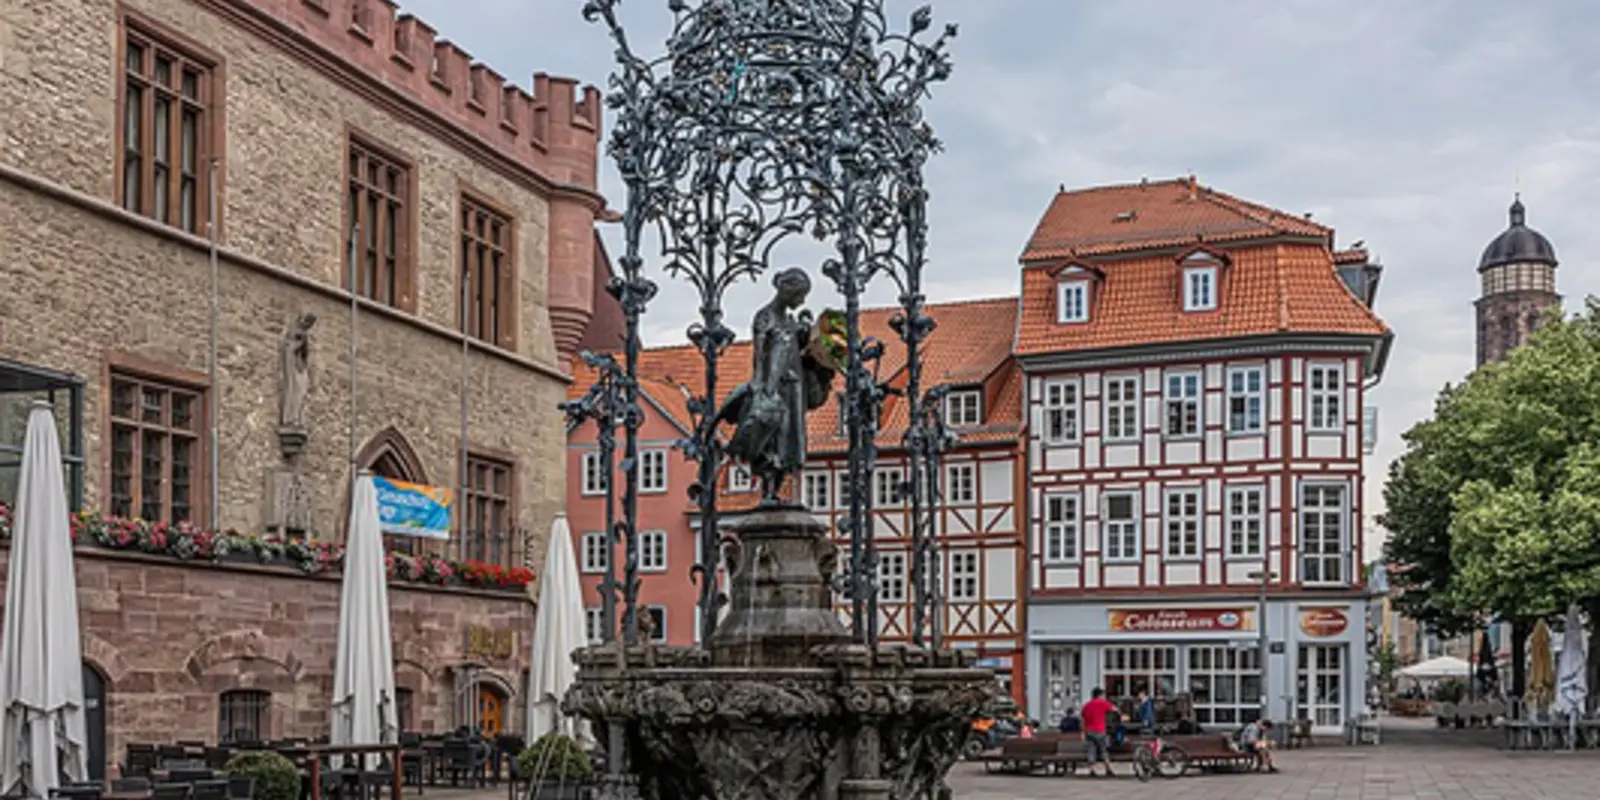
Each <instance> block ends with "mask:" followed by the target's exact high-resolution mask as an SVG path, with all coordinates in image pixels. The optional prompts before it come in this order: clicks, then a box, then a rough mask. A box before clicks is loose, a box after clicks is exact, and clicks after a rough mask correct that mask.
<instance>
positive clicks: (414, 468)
mask: <svg viewBox="0 0 1600 800" xmlns="http://www.w3.org/2000/svg"><path fill="white" fill-rule="evenodd" d="M356 463H357V464H359V465H360V467H361V469H365V470H368V471H370V472H372V474H374V475H377V476H378V477H381V478H388V479H390V480H394V481H406V482H408V483H427V482H428V474H427V471H426V470H424V469H423V467H422V459H420V458H418V457H417V452H416V451H415V450H413V449H411V443H410V442H408V441H406V437H405V436H404V435H402V434H401V433H400V431H399V430H397V429H395V428H394V427H392V426H391V427H388V428H384V429H383V430H382V431H379V432H378V434H377V435H376V436H373V437H372V438H371V439H369V440H367V443H366V445H365V446H363V447H362V448H361V451H360V452H359V453H357V454H356ZM348 507H349V505H348V502H347V503H346V508H348ZM346 518H348V514H347V515H346ZM383 543H384V548H385V549H386V550H390V551H398V552H402V553H409V554H412V555H415V554H416V553H417V549H418V548H417V539H416V537H414V536H389V535H385V536H384V537H383Z"/></svg>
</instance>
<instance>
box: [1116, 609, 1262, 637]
mask: <svg viewBox="0 0 1600 800" xmlns="http://www.w3.org/2000/svg"><path fill="white" fill-rule="evenodd" d="M1110 623H1111V624H1110V627H1111V630H1112V631H1113V632H1116V633H1226V632H1228V631H1248V630H1252V629H1254V628H1255V615H1254V614H1252V613H1251V612H1250V610H1249V609H1245V608H1113V609H1111V619H1110Z"/></svg>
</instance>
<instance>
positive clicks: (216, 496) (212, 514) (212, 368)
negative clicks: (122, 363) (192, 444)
mask: <svg viewBox="0 0 1600 800" xmlns="http://www.w3.org/2000/svg"><path fill="white" fill-rule="evenodd" d="M209 170H210V174H209V175H208V176H207V178H206V206H207V211H206V237H207V238H208V239H210V240H211V241H210V245H211V247H210V253H209V254H208V259H209V262H210V264H209V266H210V269H211V298H210V302H211V308H210V329H209V331H208V333H207V358H206V362H207V363H206V371H207V376H208V380H209V383H210V388H211V390H210V391H208V392H206V397H207V401H206V406H207V407H206V416H207V417H209V419H208V420H207V421H208V422H209V423H211V424H210V427H211V432H210V439H211V453H210V456H211V459H210V460H211V502H210V503H209V504H208V508H207V509H206V527H207V528H208V529H210V530H216V529H217V506H218V504H219V503H220V495H221V493H220V491H219V489H218V486H219V485H220V483H221V476H220V475H219V474H218V473H219V472H220V471H221V461H222V457H221V449H220V448H221V446H220V444H219V443H218V442H217V437H218V434H219V433H220V432H221V425H220V423H219V420H218V417H219V416H221V405H222V404H221V402H220V401H219V400H218V399H217V398H218V395H220V394H221V393H222V387H220V386H218V385H217V284H218V283H219V281H218V276H217V273H218V271H219V270H218V265H217V158H216V156H212V157H211V164H210V166H209Z"/></svg>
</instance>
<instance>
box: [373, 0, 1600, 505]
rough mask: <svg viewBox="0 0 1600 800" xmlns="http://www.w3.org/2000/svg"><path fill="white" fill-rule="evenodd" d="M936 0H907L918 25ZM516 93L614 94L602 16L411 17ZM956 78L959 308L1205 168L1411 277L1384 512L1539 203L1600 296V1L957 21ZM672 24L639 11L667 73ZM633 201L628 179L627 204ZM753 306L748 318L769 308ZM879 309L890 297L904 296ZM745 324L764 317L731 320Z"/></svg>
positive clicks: (1101, 8)
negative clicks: (1095, 205)
mask: <svg viewBox="0 0 1600 800" xmlns="http://www.w3.org/2000/svg"><path fill="white" fill-rule="evenodd" d="M920 4H921V0H915V2H913V0H889V1H888V3H887V5H888V7H889V9H890V12H891V16H893V17H894V18H896V19H904V18H905V15H907V14H909V13H910V11H911V10H912V9H913V8H914V7H915V6H917V5H920ZM404 6H405V10H407V11H411V12H413V13H416V14H418V15H419V16H422V17H423V18H425V19H429V20H431V21H432V22H434V23H435V24H436V25H437V26H438V27H439V28H440V29H441V32H442V35H448V36H449V37H450V38H452V39H453V40H455V41H457V42H459V43H460V44H461V45H462V46H463V47H465V48H466V49H467V50H469V51H471V52H472V53H473V54H474V55H475V56H477V57H478V58H481V59H483V60H485V61H488V62H489V63H491V64H493V65H494V66H495V67H496V68H497V69H499V70H501V71H502V72H504V73H505V74H508V75H514V76H515V75H528V74H530V73H532V72H534V71H537V70H545V71H550V72H555V73H561V74H569V75H575V76H577V77H580V78H582V79H585V80H588V81H593V82H597V83H601V82H603V79H604V76H605V75H607V74H608V73H609V71H610V69H611V51H612V48H611V45H610V43H609V42H608V41H607V40H606V39H605V37H604V34H603V31H602V30H601V29H600V28H599V27H597V26H590V25H586V24H585V23H584V22H583V21H582V19H581V18H580V17H579V14H578V8H579V6H580V3H579V2H577V0H572V2H570V3H565V4H564V3H556V2H552V3H529V2H526V0H479V1H478V2H475V3H472V4H471V6H472V14H471V15H470V16H468V15H463V14H461V13H460V8H461V4H460V3H458V2H447V1H446V0H411V2H406V3H404ZM935 6H936V12H937V17H938V18H939V19H941V20H945V19H950V20H956V21H959V22H960V23H961V26H962V29H961V36H960V38H959V39H958V40H957V41H956V43H955V48H954V49H955V58H956V72H955V74H954V76H953V77H952V80H951V81H950V83H949V84H948V85H946V86H943V87H941V88H940V89H939V90H938V92H937V94H936V95H935V96H934V97H933V98H932V99H931V100H930V101H929V103H928V108H927V113H928V117H929V119H930V120H931V121H932V122H933V123H934V125H935V126H936V127H937V129H938V131H939V133H940V135H941V137H942V138H943V139H944V140H945V142H946V144H947V145H948V150H947V152H946V153H944V154H943V155H941V156H939V157H938V158H937V159H936V160H935V162H934V163H933V164H931V165H930V167H929V173H928V183H929V186H930V188H931V189H932V191H933V193H934V207H933V209H932V211H931V224H932V248H933V250H932V265H931V267H930V271H929V276H928V283H929V289H928V293H929V295H930V297H931V298H933V299H936V300H952V299H958V298H963V297H971V296H979V295H994V294H1000V293H1010V292H1014V291H1016V286H1017V276H1016V257H1017V254H1018V253H1019V252H1020V251H1021V248H1022V245H1023V243H1024V241H1025V240H1026V239H1027V236H1028V234H1029V233H1030V232H1031V230H1032V228H1033V225H1034V223H1035V222H1036V221H1037V219H1038V216H1039V214H1040V213H1041V212H1042V211H1043V210H1044V207H1045V205H1046V204H1047V203H1048V202H1049V200H1050V195H1051V193H1052V192H1054V191H1055V189H1056V187H1057V185H1058V184H1062V183H1065V184H1066V185H1068V186H1085V185H1092V184H1097V183H1108V182H1124V181H1132V180H1137V179H1139V178H1140V177H1145V176H1148V177H1152V178H1163V177H1171V176H1176V175H1181V174H1186V173H1188V172H1190V171H1194V172H1195V173H1196V174H1198V176H1199V177H1200V179H1201V181H1202V182H1204V183H1207V184H1209V185H1212V186H1216V187H1218V188H1220V189H1223V190H1225V191H1228V192H1231V193H1234V194H1238V195H1241V196H1244V197H1247V198H1250V199H1253V200H1257V201H1260V202H1263V203H1267V204H1269V205H1274V206H1277V207H1280V208H1282V209H1284V210H1286V211H1291V212H1305V211H1310V212H1312V213H1314V214H1315V216H1316V218H1317V219H1318V220H1319V221H1322V222H1324V223H1327V224H1330V225H1333V226H1335V227H1336V228H1337V229H1338V231H1339V234H1340V238H1341V240H1342V241H1345V242H1349V241H1353V240H1355V239H1364V240H1366V242H1367V243H1368V246H1369V247H1370V248H1372V249H1373V251H1374V252H1375V253H1377V254H1378V255H1379V256H1380V257H1381V258H1382V260H1383V261H1384V263H1385V265H1386V267H1387V270H1386V273H1385V276H1384V284H1383V287H1382V290H1381V294H1380V296H1379V303H1378V311H1379V313H1380V314H1382V315H1383V316H1384V317H1385V318H1386V319H1387V320H1388V321H1389V323H1390V324H1391V325H1392V326H1393V327H1394V329H1395V331H1396V333H1397V337H1398V338H1397V342H1396V345H1395V350H1394V355H1393V358H1392V360H1391V361H1390V366H1389V372H1388V374H1387V375H1386V376H1385V377H1384V380H1383V383H1382V384H1381V385H1380V386H1379V387H1378V389H1377V390H1376V391H1374V392H1373V393H1372V394H1371V396H1370V397H1369V402H1371V403H1376V404H1378V405H1379V406H1380V408H1381V421H1380V432H1379V433H1380V444H1379V451H1378V454H1377V456H1376V457H1375V458H1374V459H1372V460H1371V462H1370V463H1369V469H1368V475H1369V479H1368V481H1367V486H1366V500H1367V503H1366V510H1367V511H1368V512H1369V513H1374V512H1375V511H1376V509H1377V508H1378V503H1379V501H1380V493H1381V488H1382V481H1383V476H1384V474H1385V468H1386V464H1387V462H1388V461H1389V460H1390V459H1392V458H1393V457H1394V456H1395V455H1397V454H1398V452H1399V450H1400V441H1399V434H1400V433H1401V432H1402V431H1403V430H1404V429H1405V428H1407V427H1409V426H1410V425H1411V424H1412V423H1413V422H1415V421H1416V420H1418V419H1420V418H1421V417H1423V416H1424V415H1426V414H1427V413H1429V411H1430V409H1431V407H1432V399H1433V395H1434V393H1435V392H1437V390H1438V389H1439V387H1440V386H1441V385H1442V384H1443V383H1445V382H1447V381H1453V380H1458V379H1459V378H1461V377H1462V376H1463V375H1464V374H1465V373H1466V372H1467V371H1468V370H1470V369H1471V368H1472V365H1473V357H1474V356H1473V350H1474V339H1475V334H1474V330H1475V327H1474V325H1475V324H1474V320H1473V307H1472V301H1473V299H1474V298H1475V297H1476V295H1477V290H1478V285H1477V274H1476V266H1477V258H1478V256H1479V254H1480V252H1481V251H1482V248H1483V246H1484V245H1485V244H1486V243H1487V242H1488V241H1489V239H1491V238H1493V237H1494V236H1495V235H1496V234H1497V233H1498V232H1499V231H1500V230H1502V229H1503V228H1504V227H1505V224H1506V216H1505V213H1506V211H1505V209H1506V206H1507V205H1508V204H1509V203H1510V200H1511V194H1512V192H1513V191H1514V190H1517V189H1520V190H1521V191H1522V194H1523V198H1524V200H1525V202H1526V203H1527V204H1528V210H1529V222H1530V224H1532V225H1534V226H1535V227H1537V228H1539V229H1540V230H1541V231H1543V232H1544V233H1545V234H1546V235H1548V236H1549V237H1550V238H1551V239H1552V241H1553V242H1554V243H1555V245H1556V247H1557V251H1558V253H1559V254H1560V256H1561V257H1562V260H1563V262H1564V266H1563V267H1562V269H1561V271H1560V278H1559V280H1560V284H1561V286H1562V287H1563V288H1564V289H1565V291H1566V292H1567V294H1568V297H1569V300H1568V303H1569V307H1571V306H1573V305H1574V304H1575V303H1577V302H1578V301H1581V299H1582V296H1583V295H1584V294H1585V293H1586V292H1588V291H1590V290H1591V289H1592V287H1593V274H1594V273H1593V271H1592V267H1591V265H1592V264H1594V263H1595V262H1596V260H1597V257H1600V226H1595V225H1593V224H1591V223H1590V218H1591V217H1592V216H1593V213H1594V209H1595V207H1596V202H1595V199H1596V197H1597V195H1600V106H1597V105H1596V104H1595V103H1594V102H1593V98H1594V97H1595V96H1596V94H1597V91H1600V51H1596V50H1595V49H1594V48H1592V47H1591V46H1590V42H1592V41H1593V40H1594V39H1595V38H1596V36H1595V35H1596V33H1600V30H1597V28H1600V18H1596V17H1594V15H1593V14H1592V8H1591V4H1589V3H1587V2H1584V0H1549V1H1548V2H1541V3H1521V4H1512V3H1502V2H1496V1H1495V0H1412V2H1407V3H1391V2H1384V1H1383V0H1351V1H1350V2H1342V3H1330V2H1326V0H1214V1H1213V2H1205V3H1195V2H1191V1H1190V0H1124V1H1123V2H1118V3H1086V2H1040V1H1039V0H953V1H949V2H937V3H936V4H935ZM664 8H665V4H664V3H652V2H642V3H625V4H623V5H622V6H621V11H622V13H623V15H624V16H625V18H626V19H628V20H629V21H630V23H631V24H632V25H633V26H634V27H633V30H634V40H635V41H636V42H637V43H638V44H639V47H640V49H641V50H647V51H651V52H653V51H655V50H656V49H657V48H659V47H660V43H661V42H662V41H663V38H664V35H665V32H666V25H667V22H668V18H667V16H666V13H665V11H664ZM603 188H604V189H605V190H606V191H607V192H608V193H610V194H611V195H612V196H613V197H615V196H618V194H619V193H618V192H617V191H616V189H617V185H616V182H615V179H614V176H612V175H609V174H608V179H607V183H606V184H605V186H604V187H603ZM662 283H663V291H662V294H661V295H660V299H658V300H657V301H656V302H655V307H654V309H653V312H652V314H651V316H650V317H649V319H648V320H647V322H646V326H645V327H646V331H647V333H648V335H649V336H650V337H651V340H652V341H655V342H662V341H670V340H675V339H681V337H682V331H683V329H684V327H685V326H686V325H687V324H688V323H689V322H690V321H691V317H692V315H693V313H694V312H693V309H694V308H695V304H694V302H693V300H694V298H693V296H692V294H691V293H690V292H689V291H688V290H687V289H686V288H685V287H684V286H683V285H682V284H681V283H675V282H669V281H667V280H663V281H662ZM761 294H762V290H761V289H760V287H744V288H742V289H741V290H740V291H738V292H736V293H735V294H734V295H733V296H732V300H731V302H730V307H731V308H734V309H742V308H743V307H745V306H747V305H750V304H753V303H755V302H758V301H759V298H760V296H761ZM874 294H875V295H876V299H878V300H887V299H888V296H887V295H886V294H885V293H884V292H883V291H882V290H881V289H880V290H879V291H878V292H875V293H874ZM730 316H731V317H732V318H733V319H734V320H739V319H742V316H743V312H742V311H738V310H736V311H734V312H732V313H731V314H730Z"/></svg>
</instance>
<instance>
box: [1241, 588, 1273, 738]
mask: <svg viewBox="0 0 1600 800" xmlns="http://www.w3.org/2000/svg"><path fill="white" fill-rule="evenodd" d="M1245 577H1248V578H1249V579H1250V580H1253V581H1255V582H1256V586H1257V588H1258V589H1259V592H1258V593H1257V594H1256V632H1257V636H1258V639H1257V644H1256V646H1257V647H1258V648H1259V649H1258V650H1257V652H1256V665H1257V666H1258V667H1260V668H1261V695H1260V701H1259V702H1260V705H1259V706H1258V707H1257V710H1256V714H1257V716H1256V719H1258V720H1262V719H1266V718H1267V584H1269V583H1271V582H1272V581H1274V580H1276V579H1277V577H1278V573H1276V572H1273V571H1272V570H1255V571H1253V572H1251V573H1250V574H1249V575H1247V576H1245Z"/></svg>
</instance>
